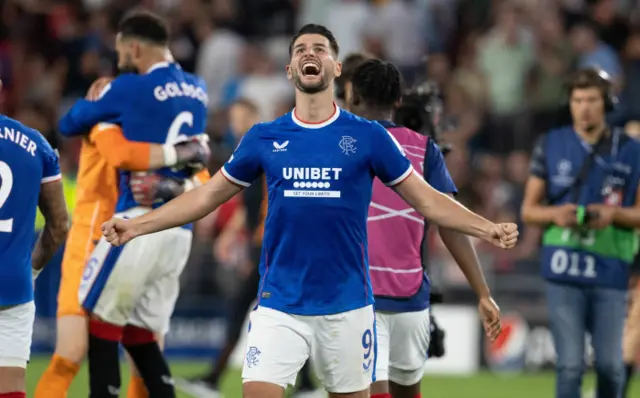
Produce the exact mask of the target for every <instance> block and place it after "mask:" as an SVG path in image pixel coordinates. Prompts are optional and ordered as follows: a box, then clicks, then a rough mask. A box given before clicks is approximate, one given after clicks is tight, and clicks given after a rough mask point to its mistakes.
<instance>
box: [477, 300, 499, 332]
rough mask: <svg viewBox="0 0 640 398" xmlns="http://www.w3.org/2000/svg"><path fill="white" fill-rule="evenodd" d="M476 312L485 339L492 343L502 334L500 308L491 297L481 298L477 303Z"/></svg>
mask: <svg viewBox="0 0 640 398" xmlns="http://www.w3.org/2000/svg"><path fill="white" fill-rule="evenodd" d="M478 312H479V313H480V319H481V320H482V326H483V327H484V332H485V333H486V334H487V337H488V338H489V339H490V340H491V341H494V340H495V339H496V338H498V336H499V335H500V332H502V325H501V323H500V308H499V307H498V304H496V302H495V301H494V300H493V298H491V297H482V298H480V302H479V303H478Z"/></svg>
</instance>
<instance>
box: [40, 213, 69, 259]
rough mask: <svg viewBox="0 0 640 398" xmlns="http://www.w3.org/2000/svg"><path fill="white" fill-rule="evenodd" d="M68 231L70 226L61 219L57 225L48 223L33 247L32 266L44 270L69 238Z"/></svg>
mask: <svg viewBox="0 0 640 398" xmlns="http://www.w3.org/2000/svg"><path fill="white" fill-rule="evenodd" d="M68 231H69V227H68V223H67V222H64V221H61V222H57V223H56V224H55V225H51V223H46V224H45V226H44V229H43V230H42V232H41V233H40V236H39V237H38V241H37V242H36V244H35V246H34V248H33V252H32V254H31V268H33V269H34V270H36V271H40V270H42V268H44V266H45V265H46V264H47V263H48V262H49V261H50V260H51V258H53V255H54V254H55V253H56V250H58V248H59V247H60V245H62V243H63V242H64V241H65V239H66V238H67V232H68Z"/></svg>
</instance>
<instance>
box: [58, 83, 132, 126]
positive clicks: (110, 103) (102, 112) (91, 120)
mask: <svg viewBox="0 0 640 398" xmlns="http://www.w3.org/2000/svg"><path fill="white" fill-rule="evenodd" d="M135 79H136V78H135V77H134V76H132V75H121V76H119V77H118V78H116V79H114V80H113V81H111V82H110V83H108V84H107V85H106V86H105V87H104V89H103V90H102V92H101V93H100V96H99V98H97V99H95V100H89V99H79V100H78V101H76V103H75V104H74V105H73V106H72V107H71V109H70V110H69V111H68V112H67V113H66V114H65V115H64V116H63V117H62V118H61V119H60V122H59V123H58V130H59V131H60V134H62V135H63V136H65V137H73V136H78V135H85V134H87V132H88V131H89V130H91V128H92V127H93V126H95V125H96V124H98V123H100V122H104V121H107V120H112V121H113V120H117V119H118V118H119V117H120V116H121V110H122V109H126V107H127V104H128V103H129V102H130V98H131V96H132V95H134V94H135V85H134V83H135V82H136V80H135Z"/></svg>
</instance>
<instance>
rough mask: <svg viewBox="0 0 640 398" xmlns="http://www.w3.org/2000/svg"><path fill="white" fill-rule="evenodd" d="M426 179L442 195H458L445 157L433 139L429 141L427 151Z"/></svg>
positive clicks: (425, 157) (425, 161)
mask: <svg viewBox="0 0 640 398" xmlns="http://www.w3.org/2000/svg"><path fill="white" fill-rule="evenodd" d="M424 179H425V180H426V181H427V182H428V183H429V185H431V186H432V187H433V188H434V189H436V190H438V191H440V192H442V193H447V194H456V193H458V188H457V187H456V184H455V183H454V182H453V179H452V178H451V175H450V174H449V170H448V169H447V165H446V163H445V162H444V156H442V152H441V151H440V148H439V147H438V145H437V144H436V143H435V142H434V141H433V140H432V139H429V140H428V141H427V151H426V153H425V156H424Z"/></svg>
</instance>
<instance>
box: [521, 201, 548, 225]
mask: <svg viewBox="0 0 640 398" xmlns="http://www.w3.org/2000/svg"><path fill="white" fill-rule="evenodd" d="M520 214H521V217H522V221H523V222H524V223H525V224H530V225H540V226H545V225H549V224H551V223H552V222H553V217H554V207H553V206H542V205H538V204H536V205H529V204H526V203H525V204H523V205H522V210H521V212H520Z"/></svg>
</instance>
